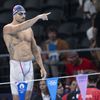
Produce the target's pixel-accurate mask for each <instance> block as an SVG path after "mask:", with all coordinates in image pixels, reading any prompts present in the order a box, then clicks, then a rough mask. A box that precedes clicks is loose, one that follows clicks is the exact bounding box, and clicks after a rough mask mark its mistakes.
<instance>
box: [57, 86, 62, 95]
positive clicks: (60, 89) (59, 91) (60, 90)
mask: <svg viewBox="0 0 100 100" xmlns="http://www.w3.org/2000/svg"><path fill="white" fill-rule="evenodd" d="M57 93H58V94H59V95H62V94H63V93H64V88H63V86H62V84H59V86H58V91H57Z"/></svg>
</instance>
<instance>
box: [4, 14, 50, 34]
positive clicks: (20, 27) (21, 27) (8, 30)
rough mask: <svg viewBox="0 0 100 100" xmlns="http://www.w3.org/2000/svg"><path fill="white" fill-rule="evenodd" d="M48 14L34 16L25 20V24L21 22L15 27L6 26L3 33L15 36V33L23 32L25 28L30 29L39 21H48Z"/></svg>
mask: <svg viewBox="0 0 100 100" xmlns="http://www.w3.org/2000/svg"><path fill="white" fill-rule="evenodd" d="M49 14H50V13H45V14H41V15H38V16H36V17H35V18H32V19H29V20H26V21H25V22H22V23H20V24H17V25H7V26H5V27H4V28H3V33H8V34H16V33H17V32H20V31H22V30H25V29H27V28H30V27H31V26H32V25H33V24H35V23H36V22H37V21H38V20H39V19H42V20H48V18H47V16H48V15H49Z"/></svg>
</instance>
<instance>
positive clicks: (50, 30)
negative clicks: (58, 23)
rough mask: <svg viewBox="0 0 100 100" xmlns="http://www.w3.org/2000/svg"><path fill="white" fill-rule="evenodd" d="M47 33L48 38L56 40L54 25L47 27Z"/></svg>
mask: <svg viewBox="0 0 100 100" xmlns="http://www.w3.org/2000/svg"><path fill="white" fill-rule="evenodd" d="M47 33H48V38H49V39H50V40H52V41H53V40H56V37H57V30H56V28H55V27H54V26H50V27H48V29H47Z"/></svg>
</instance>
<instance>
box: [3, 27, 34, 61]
mask: <svg viewBox="0 0 100 100" xmlns="http://www.w3.org/2000/svg"><path fill="white" fill-rule="evenodd" d="M31 38H32V30H31V28H28V29H26V30H24V31H21V32H18V33H16V34H14V35H10V34H4V41H5V43H6V46H7V48H8V51H9V54H10V59H12V60H17V61H28V60H31V59H32V57H33V55H32V50H31V40H32V39H31Z"/></svg>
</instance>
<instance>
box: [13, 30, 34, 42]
mask: <svg viewBox="0 0 100 100" xmlns="http://www.w3.org/2000/svg"><path fill="white" fill-rule="evenodd" d="M15 38H16V39H18V40H21V41H31V38H32V33H31V31H30V30H28V29H27V30H24V31H21V32H18V33H17V34H16V36H15Z"/></svg>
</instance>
